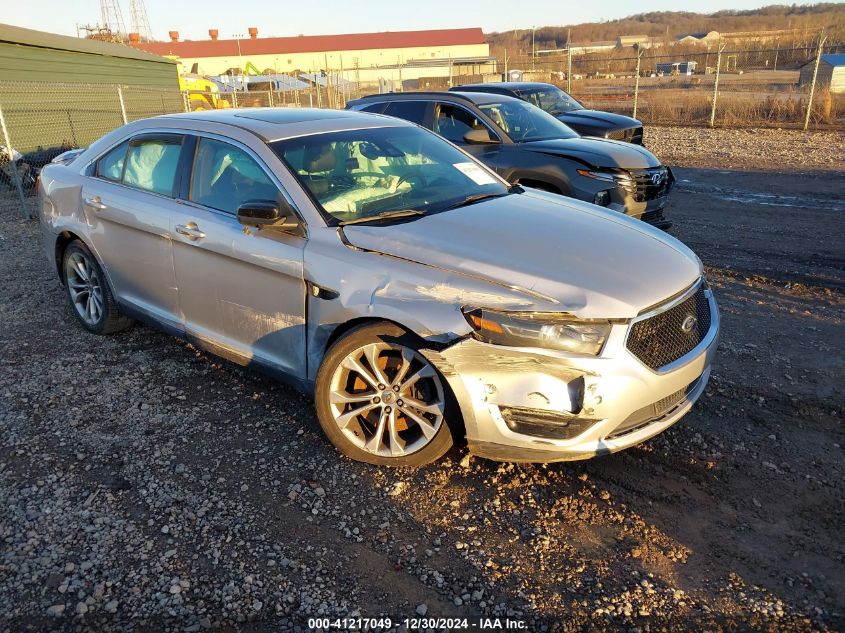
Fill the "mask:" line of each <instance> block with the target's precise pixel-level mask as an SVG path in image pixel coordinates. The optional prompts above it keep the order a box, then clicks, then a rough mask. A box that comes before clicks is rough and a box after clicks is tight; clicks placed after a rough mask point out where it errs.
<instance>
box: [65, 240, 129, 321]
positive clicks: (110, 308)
mask: <svg viewBox="0 0 845 633" xmlns="http://www.w3.org/2000/svg"><path fill="white" fill-rule="evenodd" d="M79 258H82V259H83V260H84V261H85V262H86V263H87V265H88V266H89V267H90V269H91V270H92V271H93V273H94V276H93V277H92V280H95V283H96V284H97V287H98V289H99V296H100V304H101V309H100V310H99V313H98V316H97V318H90V319H88V320H86V319H85V318H83V316H82V314H81V313H80V308H78V307H77V305H78V303H77V300H75V299H74V294H73V293H74V290H73V288H72V285H73V284H74V281H75V280H77V275H78V273H76V272H74V271H73V270H71V267H72V266H73V263H72V262H79ZM62 279H63V280H64V282H65V293H66V295H67V298H68V302H69V303H70V308H71V310H72V311H73V313H74V315H76V318H77V320H78V321H79V323H80V324H81V325H82V327H84V328H85V329H86V330H88V331H89V332H93V333H94V334H113V333H114V332H120V331H121V330H125V329H127V328H129V327H132V324H133V323H134V321H133V319H131V318H129V317H127V316H125V315H123V314H121V312H120V308H119V307H118V305H117V302H116V301H115V299H114V294H113V293H112V291H111V287H109V283H108V279H106V276H105V274H104V273H103V269H102V267H101V266H100V263H99V262H98V261H97V258H96V257H94V254H93V253H92V252H91V251H90V250H89V249H88V247H87V246H85V244H83V243H82V242H80V241H79V240H74V241H73V242H71V243H70V244H68V245H67V247H66V248H65V250H64V253H63V254H62ZM84 292H85V291H83V293H84ZM88 292H89V293H90V292H91V290H90V289H89V290H88Z"/></svg>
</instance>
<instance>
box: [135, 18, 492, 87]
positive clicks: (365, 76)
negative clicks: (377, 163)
mask: <svg viewBox="0 0 845 633" xmlns="http://www.w3.org/2000/svg"><path fill="white" fill-rule="evenodd" d="M217 34H218V32H217V31H216V30H214V29H212V30H210V31H209V39H208V40H196V41H191V40H180V39H179V33H178V32H177V31H171V32H170V38H171V41H169V42H140V41H137V39H138V38H137V37H134V38H132V39H133V41H132V46H134V47H136V48H139V49H142V50H145V51H147V52H150V53H155V54H157V55H163V56H167V57H171V58H173V59H176V60H177V61H178V62H179V64H180V70H181V72H183V73H184V72H197V73H199V74H201V75H206V76H219V75H224V74H234V75H242V74H243V75H269V74H279V73H285V74H291V73H295V72H300V73H318V74H319V73H320V72H321V71H326V72H327V73H331V74H335V75H337V74H340V75H341V76H342V77H343V78H345V79H347V80H349V81H360V82H364V83H375V82H378V81H380V80H382V81H398V80H400V79H401V80H408V79H418V78H421V77H444V76H449V75H450V74H453V75H469V74H473V75H475V74H485V73H491V72H495V71H496V61H495V59H494V58H492V57H490V47H489V45H488V44H487V42H486V41H485V39H484V34H483V33H482V31H481V29H480V28H469V29H444V30H436V31H398V32H384V33H356V34H350V35H301V36H298V37H267V38H260V37H258V29H256V28H251V29H249V36H248V37H246V38H244V39H228V40H221V39H218V36H217Z"/></svg>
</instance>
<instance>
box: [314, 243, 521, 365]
mask: <svg viewBox="0 0 845 633" xmlns="http://www.w3.org/2000/svg"><path fill="white" fill-rule="evenodd" d="M304 270H305V281H306V283H307V288H308V298H307V308H306V309H307V337H308V338H307V350H306V355H307V375H308V380H309V382H313V381H314V379H315V378H316V375H317V370H318V369H319V367H320V363H321V362H322V360H323V356H324V355H325V353H326V348H327V344H328V342H329V340H331V337H332V334H333V333H334V332H335V330H336V329H337V328H338V327H341V326H344V325H345V324H348V323H350V322H353V321H362V320H384V321H391V322H393V323H396V324H397V325H400V326H401V327H403V328H405V329H406V330H408V331H409V332H413V333H414V334H416V335H417V336H419V337H421V338H423V339H425V340H427V341H430V342H431V343H432V346H433V347H442V346H444V345H447V344H449V343H451V342H453V341H456V340H458V339H460V338H462V337H464V336H466V335H468V334H469V333H470V331H471V328H470V326H469V324H468V323H467V321H466V319H465V318H464V316H463V313H462V311H461V308H462V307H463V306H476V305H485V306H488V307H489V306H501V307H502V308H503V309H518V308H521V309H531V308H532V306H533V305H534V303H533V302H532V300H531V299H529V298H527V297H526V296H525V295H521V294H519V293H516V292H514V291H511V290H508V289H506V288H504V287H500V286H496V285H495V284H492V283H485V282H484V281H482V280H477V279H473V278H469V277H467V276H465V275H462V274H460V273H457V272H454V271H449V270H445V269H441V268H438V267H435V266H429V265H425V264H421V263H418V262H414V261H410V260H404V259H402V258H399V257H394V256H390V255H384V254H380V253H377V252H373V251H367V250H362V249H358V248H355V247H353V246H349V245H343V244H342V242H341V241H340V239H339V236H338V234H337V233H336V231H335V230H334V229H331V228H327V229H324V230H316V231H313V232H312V233H311V236H310V239H309V242H308V245H307V246H306V249H305V266H304Z"/></svg>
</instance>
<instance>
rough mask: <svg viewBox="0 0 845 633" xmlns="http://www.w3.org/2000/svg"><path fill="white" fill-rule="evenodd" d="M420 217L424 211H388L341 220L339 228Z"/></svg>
mask: <svg viewBox="0 0 845 633" xmlns="http://www.w3.org/2000/svg"><path fill="white" fill-rule="evenodd" d="M420 215H425V211H420V210H418V209H403V210H402V211H390V212H389V213H382V214H379V215H368V216H365V217H363V218H355V219H354V220H343V221H341V222H340V226H348V225H350V224H366V223H367V222H378V221H379V220H393V219H397V218H411V217H415V216H420Z"/></svg>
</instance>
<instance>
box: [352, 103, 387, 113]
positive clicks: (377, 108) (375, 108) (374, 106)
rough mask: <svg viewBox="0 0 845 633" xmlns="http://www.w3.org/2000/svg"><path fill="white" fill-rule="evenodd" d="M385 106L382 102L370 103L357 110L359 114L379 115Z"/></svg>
mask: <svg viewBox="0 0 845 633" xmlns="http://www.w3.org/2000/svg"><path fill="white" fill-rule="evenodd" d="M385 105H387V104H386V103H385V102H384V101H381V102H379V103H371V104H370V105H368V106H364V107H363V108H359V110H360V111H361V112H375V113H376V114H381V113H382V110H384V106H385Z"/></svg>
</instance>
